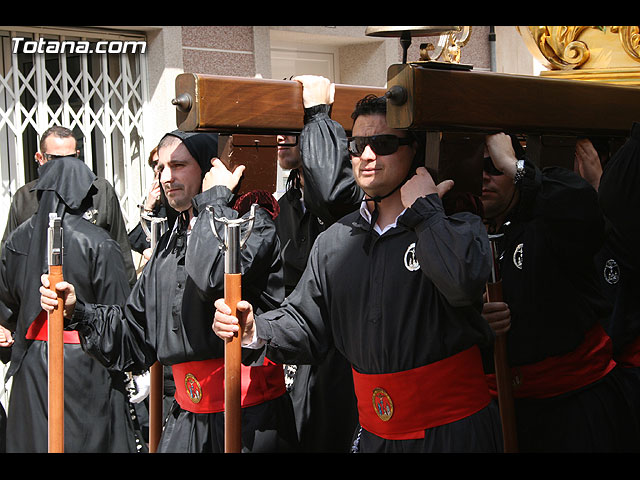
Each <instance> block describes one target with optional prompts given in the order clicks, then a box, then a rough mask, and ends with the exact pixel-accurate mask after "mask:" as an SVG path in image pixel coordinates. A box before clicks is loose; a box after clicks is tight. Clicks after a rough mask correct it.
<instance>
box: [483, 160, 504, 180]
mask: <svg viewBox="0 0 640 480" xmlns="http://www.w3.org/2000/svg"><path fill="white" fill-rule="evenodd" d="M482 169H483V170H484V172H485V173H486V174H487V175H491V176H493V177H497V176H500V175H502V174H503V173H502V172H501V171H500V170H498V169H497V168H496V166H495V165H494V164H493V160H491V157H484V165H483V167H482Z"/></svg>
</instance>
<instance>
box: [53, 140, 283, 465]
mask: <svg viewBox="0 0 640 480" xmlns="http://www.w3.org/2000/svg"><path fill="white" fill-rule="evenodd" d="M158 153H159V162H158V169H159V172H160V184H161V186H162V189H163V195H164V197H165V199H166V202H167V205H168V206H169V207H171V209H173V210H174V211H175V212H176V215H177V218H176V221H175V224H174V226H173V228H172V229H171V230H170V231H168V232H167V233H165V234H164V235H163V236H162V237H161V238H160V240H159V242H158V245H157V246H156V249H155V251H154V253H153V255H152V257H151V259H150V260H149V262H148V263H147V264H146V265H145V268H144V270H143V272H142V275H141V276H140V277H139V279H138V281H137V283H136V285H135V286H134V287H133V290H132V292H131V295H130V296H129V298H128V299H127V301H126V303H125V304H124V306H123V307H121V306H119V305H100V304H96V303H92V302H91V301H86V300H85V299H83V298H82V297H80V296H78V297H77V301H76V295H75V294H74V292H73V287H72V286H70V285H68V284H67V285H58V288H60V287H61V286H62V287H63V289H64V290H65V291H66V292H67V294H68V295H67V303H68V305H67V309H68V311H69V314H68V315H69V316H70V315H71V312H73V313H72V318H71V320H70V322H69V325H70V326H73V327H74V328H77V329H78V331H79V332H80V336H81V338H82V340H83V346H84V348H85V349H86V350H87V351H89V352H90V353H91V354H92V355H94V356H95V357H96V358H98V359H100V361H101V362H102V363H103V364H105V365H107V366H110V367H117V368H124V369H133V370H138V369H142V370H144V369H147V368H149V367H150V366H151V365H152V364H153V363H155V362H156V361H160V363H162V364H163V365H167V366H170V367H171V369H172V372H173V377H174V380H175V384H176V392H175V401H174V404H173V406H172V408H171V411H170V412H169V415H168V418H167V419H166V422H165V424H164V429H163V432H162V437H161V440H160V444H159V446H158V452H181V453H197V452H223V451H224V421H223V419H224V405H223V401H224V390H223V380H224V342H223V341H221V340H220V339H219V338H218V337H216V335H215V334H214V333H213V332H212V331H211V323H210V322H211V318H213V314H214V308H213V301H214V299H216V298H218V297H219V296H220V295H224V252H223V250H222V249H221V248H220V246H221V245H220V243H219V240H218V239H217V237H216V236H215V234H214V231H213V229H212V226H211V223H210V221H211V216H212V215H213V216H214V217H216V218H220V217H226V218H228V219H234V218H238V217H239V216H240V212H239V211H238V210H236V209H234V206H236V204H238V202H237V200H238V199H236V198H235V195H234V193H233V190H234V189H235V188H236V186H237V184H238V181H239V180H240V177H241V175H242V172H243V170H244V167H237V168H236V170H235V171H234V172H230V171H229V170H227V168H226V167H225V166H224V164H223V163H222V162H221V161H220V160H219V159H217V158H216V156H217V135H216V134H209V133H185V132H180V131H174V132H171V133H169V134H167V135H165V136H164V137H163V138H162V140H161V141H160V143H159V148H158ZM255 197H256V198H259V195H256V196H255ZM266 199H267V200H268V197H266ZM272 208H273V204H272V203H269V202H266V203H265V204H264V207H263V208H258V209H257V211H256V216H255V221H254V226H253V230H252V232H251V235H250V236H249V237H248V239H247V241H246V243H245V246H244V248H243V249H242V253H241V262H240V263H241V271H242V274H243V277H242V280H243V281H242V291H243V295H244V296H246V297H248V298H251V299H253V300H254V301H255V304H256V305H258V308H259V309H261V310H270V309H272V308H274V307H275V306H277V305H278V304H279V303H280V302H281V301H282V300H283V298H284V289H283V286H282V266H281V262H280V257H279V248H278V240H277V236H276V232H275V225H274V223H273V212H272ZM43 280H44V279H43ZM43 284H45V286H48V283H47V282H46V281H43ZM42 293H43V296H42V297H41V301H42V303H43V308H45V309H49V308H50V306H51V303H50V300H51V296H52V295H53V296H55V294H54V292H52V291H51V290H47V289H46V288H43V289H42ZM242 399H243V404H242V405H243V418H242V429H243V432H242V440H243V451H251V452H274V451H283V450H290V449H291V448H293V447H294V446H295V444H296V435H295V428H294V425H293V417H292V413H291V401H290V399H289V397H288V396H287V395H286V393H285V387H284V374H283V368H282V366H281V365H275V364H273V363H269V362H267V363H265V364H264V365H262V366H258V367H252V368H248V367H243V369H242Z"/></svg>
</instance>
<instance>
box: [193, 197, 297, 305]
mask: <svg viewBox="0 0 640 480" xmlns="http://www.w3.org/2000/svg"><path fill="white" fill-rule="evenodd" d="M232 197H233V196H232V193H231V191H230V190H229V189H228V188H226V187H222V186H216V187H213V188H210V189H209V190H206V191H205V192H202V193H201V194H199V195H196V197H195V198H194V201H193V204H194V208H195V209H196V210H197V213H198V216H197V220H196V222H195V224H194V225H193V227H192V230H191V234H190V237H189V244H188V247H187V253H186V259H185V268H186V270H187V274H188V275H189V277H190V278H191V279H192V280H193V281H194V282H195V284H196V286H197V289H198V292H199V294H200V295H201V296H202V298H203V300H209V301H215V300H217V299H218V298H220V296H221V292H224V273H225V272H224V256H225V252H224V250H223V249H222V248H221V245H220V241H219V240H218V238H217V237H216V235H215V234H214V231H213V228H212V224H211V221H212V219H213V218H223V217H224V218H227V219H230V220H232V219H237V218H238V212H237V211H236V210H234V209H233V208H231V207H230V206H229V205H230V202H231V199H232ZM209 209H212V210H213V212H211V211H210V210H209ZM248 216H249V213H246V214H245V215H244V216H243V218H248ZM248 226H249V225H248V224H245V225H244V226H243V228H242V232H243V233H242V235H241V236H244V234H245V233H246V231H247V230H246V229H247V228H248ZM217 227H218V232H219V235H220V236H221V237H223V236H224V225H223V224H222V223H221V222H218V223H217ZM240 257H241V258H240V267H241V268H240V270H241V272H240V273H241V274H242V290H243V292H242V293H243V298H245V299H247V300H249V301H251V302H253V303H256V305H255V308H256V309H257V310H258V311H264V310H269V309H272V308H275V307H276V306H278V305H280V303H281V302H282V300H283V299H284V286H283V281H282V266H281V262H280V257H279V242H278V237H277V234H276V228H275V223H274V222H273V219H272V218H271V215H270V214H269V213H267V211H266V210H265V209H263V208H261V207H259V208H257V209H256V215H255V219H254V222H253V227H252V228H251V232H250V234H249V235H248V237H247V238H246V242H245V243H244V246H243V248H242V249H241V254H240Z"/></svg>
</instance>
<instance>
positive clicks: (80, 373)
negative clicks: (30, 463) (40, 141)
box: [0, 157, 145, 453]
mask: <svg viewBox="0 0 640 480" xmlns="http://www.w3.org/2000/svg"><path fill="white" fill-rule="evenodd" d="M95 178H96V177H95V175H94V174H93V172H91V170H90V169H89V168H88V167H87V166H86V165H85V164H84V163H83V162H81V161H79V160H78V159H76V158H73V157H62V158H57V159H55V160H52V161H49V162H47V163H45V164H44V165H42V166H41V167H40V178H39V180H38V181H37V182H36V184H35V186H34V189H35V191H37V196H38V202H39V208H38V212H37V213H36V214H34V215H33V216H31V217H30V218H29V219H28V220H27V221H25V222H24V223H22V224H21V225H19V226H18V227H17V228H16V229H15V230H13V231H12V232H11V233H10V234H9V236H8V237H7V239H6V242H5V243H4V245H3V249H2V263H1V264H0V324H1V325H2V326H3V327H5V328H7V329H8V330H9V331H11V332H14V334H13V337H14V342H15V343H13V346H12V347H11V359H10V360H11V363H10V368H9V370H8V372H7V378H13V384H12V389H11V396H10V400H9V416H8V425H7V451H8V452H22V453H25V452H46V451H47V430H48V425H47V411H48V406H47V315H46V313H45V312H44V311H43V310H42V309H41V306H40V299H39V295H38V287H39V284H40V277H41V275H42V274H44V273H45V272H46V271H47V269H48V262H47V250H48V247H47V229H48V224H49V213H51V212H55V213H56V214H57V215H58V216H60V217H62V228H63V241H64V244H63V248H64V255H63V274H64V278H65V279H66V280H68V281H69V282H72V283H74V284H75V285H78V295H81V296H82V298H85V299H87V300H88V301H95V302H107V303H112V304H123V303H124V301H125V300H126V298H127V295H128V294H129V290H130V287H129V283H128V280H127V275H126V271H125V265H124V262H123V259H122V254H121V252H120V248H119V246H118V244H117V242H116V241H115V240H113V239H112V238H111V237H110V236H109V234H108V233H107V232H106V231H105V230H104V229H102V228H100V227H98V226H96V225H94V224H92V223H91V222H90V221H87V220H86V219H85V218H84V215H83V214H84V213H85V211H86V209H87V207H88V206H90V205H91V201H92V198H91V192H92V189H93V182H94V180H95ZM64 340H65V345H64V362H65V368H64V385H65V392H64V394H65V420H64V428H65V445H64V451H65V452H93V453H102V452H122V453H127V452H136V451H140V450H144V448H145V447H144V444H143V443H142V442H141V441H140V438H139V437H137V436H136V435H135V428H136V426H135V425H134V423H133V420H132V417H131V415H130V408H131V405H130V403H129V399H128V395H127V391H126V389H125V380H126V377H125V375H124V374H123V373H122V372H123V370H118V369H113V368H105V367H104V366H103V365H101V364H100V363H99V362H97V361H96V360H95V359H94V358H92V357H91V356H89V355H87V354H86V353H85V352H84V351H83V349H82V346H81V343H80V342H81V340H80V338H79V336H78V332H77V331H73V330H71V331H65V334H64Z"/></svg>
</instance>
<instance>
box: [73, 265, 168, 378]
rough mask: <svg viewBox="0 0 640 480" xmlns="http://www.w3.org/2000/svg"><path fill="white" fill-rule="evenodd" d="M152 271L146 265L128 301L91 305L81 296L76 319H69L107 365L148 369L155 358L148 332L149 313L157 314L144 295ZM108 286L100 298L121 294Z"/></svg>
mask: <svg viewBox="0 0 640 480" xmlns="http://www.w3.org/2000/svg"><path fill="white" fill-rule="evenodd" d="M151 261H153V259H151V260H150V262H151ZM99 270H100V268H98V271H97V272H96V274H99V273H98V272H99ZM149 270H150V269H149V268H145V270H144V271H143V273H142V275H141V276H140V278H139V279H138V281H137V282H136V284H135V285H134V287H133V289H132V290H131V293H130V294H129V296H128V297H127V299H126V302H119V303H113V304H89V303H84V302H82V301H81V300H80V299H79V300H78V301H77V303H76V308H75V311H74V313H73V318H71V319H69V320H68V322H67V325H66V327H67V328H71V329H74V330H78V333H79V334H80V342H81V344H82V348H83V349H84V350H85V351H86V352H87V353H89V354H90V355H91V356H93V357H94V358H96V359H97V360H98V361H99V362H100V363H102V364H103V365H104V366H105V367H106V368H109V369H113V370H119V371H123V372H124V371H141V370H146V369H148V368H149V367H150V366H151V365H152V364H153V363H154V362H155V360H156V353H155V350H154V348H153V345H151V343H150V342H148V341H147V339H148V338H152V332H147V331H146V329H147V322H146V315H147V314H150V315H152V316H153V315H154V314H155V312H147V306H146V303H145V296H144V292H145V284H146V283H147V282H148V279H147V278H146V277H147V275H148V274H149ZM124 278H126V277H124ZM105 288H106V292H105V295H103V296H101V297H100V298H101V300H108V299H114V298H118V297H119V295H120V294H119V293H118V290H119V287H118V285H112V286H111V287H107V286H105ZM123 303H124V304H123Z"/></svg>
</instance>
